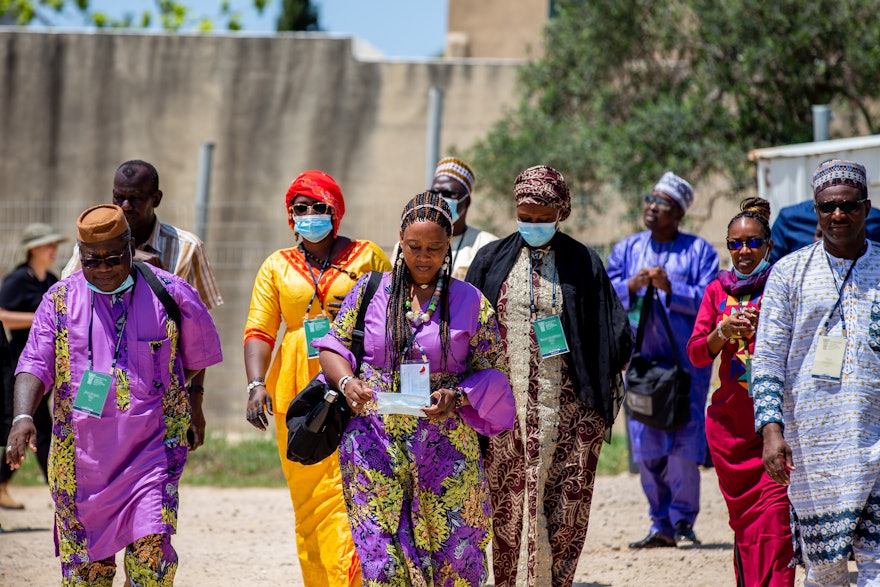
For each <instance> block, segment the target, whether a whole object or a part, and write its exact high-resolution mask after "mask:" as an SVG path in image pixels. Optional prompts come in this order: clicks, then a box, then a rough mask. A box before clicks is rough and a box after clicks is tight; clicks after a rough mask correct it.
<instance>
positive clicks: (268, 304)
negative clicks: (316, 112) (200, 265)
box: [244, 171, 391, 587]
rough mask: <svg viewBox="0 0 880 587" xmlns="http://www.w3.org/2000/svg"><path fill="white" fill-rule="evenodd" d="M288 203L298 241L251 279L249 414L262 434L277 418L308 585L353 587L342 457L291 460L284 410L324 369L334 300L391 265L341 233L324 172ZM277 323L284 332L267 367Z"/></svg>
mask: <svg viewBox="0 0 880 587" xmlns="http://www.w3.org/2000/svg"><path fill="white" fill-rule="evenodd" d="M285 204H286V210H287V215H288V220H289V222H290V228H291V229H292V230H293V231H294V233H295V234H296V236H297V240H298V241H300V242H299V244H298V245H297V246H294V247H291V248H287V249H281V250H279V251H275V252H274V253H272V254H271V255H270V256H269V258H267V259H266V260H265V261H264V262H263V265H262V267H260V271H259V273H257V277H256V280H255V282H254V291H253V295H252V297H251V307H250V312H249V313H248V319H247V325H246V327H245V335H244V361H245V370H246V371H247V376H248V386H247V390H248V404H247V419H248V422H250V423H251V424H252V425H253V426H254V427H256V428H258V429H260V430H265V429H266V428H267V427H268V426H269V418H270V417H272V416H274V419H275V429H276V431H277V436H278V453H279V456H280V457H281V467H282V469H284V475H285V476H286V477H287V483H288V486H289V488H290V497H291V500H292V501H293V512H294V515H295V517H296V548H297V552H298V553H299V560H300V567H301V568H302V573H303V579H304V581H305V585H306V587H337V586H359V585H360V584H361V571H360V561H359V560H358V558H357V554H356V553H355V550H354V543H353V542H352V539H351V531H350V529H349V525H348V516H347V514H346V511H345V503H344V502H343V499H342V481H341V475H340V471H339V459H338V458H336V457H335V456H334V457H331V458H328V459H325V460H323V461H321V462H320V463H317V464H315V465H308V466H305V465H301V464H298V463H294V462H292V461H289V460H288V459H287V457H286V454H287V423H286V422H285V413H286V411H287V406H288V405H289V404H290V401H291V400H292V399H293V397H294V396H295V395H296V394H297V393H298V392H299V390H301V389H302V388H303V387H305V385H306V384H307V383H308V382H309V381H310V380H311V379H312V377H314V376H315V375H316V374H317V373H318V371H320V370H321V367H320V365H319V363H318V352H317V350H316V349H313V348H312V347H311V341H312V340H314V339H315V338H318V337H320V336H321V335H322V334H323V333H324V332H326V331H327V330H329V327H330V320H331V319H332V317H333V315H334V314H335V311H336V308H338V306H339V304H338V301H339V300H342V299H343V298H344V297H345V295H346V294H347V293H348V291H349V290H350V289H351V287H352V286H353V285H354V283H355V281H356V280H357V278H358V277H359V276H360V275H362V274H364V273H366V272H368V271H388V270H390V269H391V264H390V263H389V262H388V257H386V256H385V254H384V253H383V252H382V250H381V249H380V248H379V247H378V246H376V245H375V244H373V243H372V242H370V241H366V240H352V239H349V238H347V237H344V236H342V235H340V234H338V230H339V223H340V222H341V221H342V216H343V214H345V202H344V201H343V199H342V191H341V190H340V189H339V186H338V185H337V183H336V181H334V180H333V178H332V177H330V176H329V175H328V174H326V173H324V172H323V171H306V172H304V173H301V174H300V175H299V176H298V177H297V178H296V179H295V180H293V183H292V184H291V185H290V188H289V189H288V190H287V196H286V198H285ZM282 320H283V322H284V325H285V327H286V330H285V331H284V335H283V337H282V339H281V349H280V350H279V352H277V353H276V354H275V360H274V362H272V365H271V367H270V366H269V361H270V359H271V356H272V349H273V348H274V347H275V340H276V334H277V333H278V328H279V327H280V326H281V323H282Z"/></svg>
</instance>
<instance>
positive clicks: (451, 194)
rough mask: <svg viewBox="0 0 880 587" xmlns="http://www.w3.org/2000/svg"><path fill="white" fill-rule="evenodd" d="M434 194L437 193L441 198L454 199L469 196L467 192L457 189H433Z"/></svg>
mask: <svg viewBox="0 0 880 587" xmlns="http://www.w3.org/2000/svg"><path fill="white" fill-rule="evenodd" d="M431 193H432V194H436V195H438V196H440V197H441V198H451V199H453V200H463V199H464V198H466V197H467V194H466V193H464V194H463V193H461V192H457V191H455V190H431Z"/></svg>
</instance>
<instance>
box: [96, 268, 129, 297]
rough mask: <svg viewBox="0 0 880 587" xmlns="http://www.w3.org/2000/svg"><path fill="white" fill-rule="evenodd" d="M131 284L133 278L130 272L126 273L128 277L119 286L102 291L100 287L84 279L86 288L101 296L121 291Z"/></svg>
mask: <svg viewBox="0 0 880 587" xmlns="http://www.w3.org/2000/svg"><path fill="white" fill-rule="evenodd" d="M133 285H134V278H133V277H132V276H131V273H129V274H128V277H126V278H125V281H123V282H122V285H120V286H119V287H117V288H116V289H114V290H113V291H104V290H103V289H100V288H99V287H98V286H97V285H93V284H92V283H90V282H89V281H86V286H88V288H89V289H90V290H92V291H93V292H95V293H99V294H101V295H103V296H109V295H113V294H118V293H122V292H124V291H125V290H127V289H128V288H130V287H132V286H133Z"/></svg>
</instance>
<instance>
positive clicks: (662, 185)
mask: <svg viewBox="0 0 880 587" xmlns="http://www.w3.org/2000/svg"><path fill="white" fill-rule="evenodd" d="M654 189H655V190H656V191H658V192H663V193H664V194H666V195H667V196H669V197H670V198H672V199H673V200H675V203H676V204H678V206H679V207H680V208H681V209H682V211H684V212H687V209H688V208H690V206H691V204H692V203H693V202H694V188H692V187H691V184H689V183H688V182H686V181H685V180H683V179H682V178H680V177H678V176H677V175H675V174H674V173H672V172H671V171H667V172H666V173H664V174H663V177H661V178H660V181H658V182H657V185H655V186H654Z"/></svg>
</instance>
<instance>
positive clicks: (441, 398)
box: [422, 387, 455, 422]
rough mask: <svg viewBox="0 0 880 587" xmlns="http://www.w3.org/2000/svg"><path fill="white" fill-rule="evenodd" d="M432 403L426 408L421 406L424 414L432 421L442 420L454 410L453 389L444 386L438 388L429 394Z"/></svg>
mask: <svg viewBox="0 0 880 587" xmlns="http://www.w3.org/2000/svg"><path fill="white" fill-rule="evenodd" d="M431 398H432V405H431V406H430V407H428V408H422V411H423V412H425V415H426V416H427V417H428V418H430V419H431V421H432V422H436V421H438V420H443V419H445V418H448V417H449V416H451V415H452V413H453V412H454V411H455V390H454V389H449V388H447V387H444V388H442V389H438V390H437V391H435V392H434V393H432V394H431ZM434 400H436V402H435V401H434Z"/></svg>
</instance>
